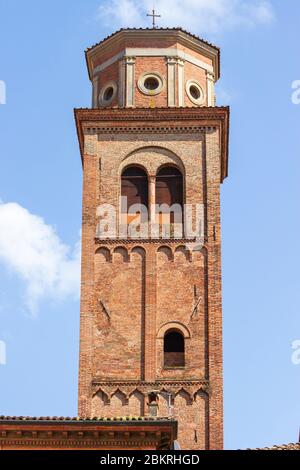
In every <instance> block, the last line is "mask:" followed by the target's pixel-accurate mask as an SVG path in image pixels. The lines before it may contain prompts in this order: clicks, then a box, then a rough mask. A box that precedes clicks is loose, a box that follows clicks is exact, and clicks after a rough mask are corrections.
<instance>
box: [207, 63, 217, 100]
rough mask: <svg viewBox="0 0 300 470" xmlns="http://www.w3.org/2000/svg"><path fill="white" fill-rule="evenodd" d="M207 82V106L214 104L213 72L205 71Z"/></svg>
mask: <svg viewBox="0 0 300 470" xmlns="http://www.w3.org/2000/svg"><path fill="white" fill-rule="evenodd" d="M206 83H207V87H206V88H207V106H215V76H214V74H213V73H211V72H209V71H207V72H206Z"/></svg>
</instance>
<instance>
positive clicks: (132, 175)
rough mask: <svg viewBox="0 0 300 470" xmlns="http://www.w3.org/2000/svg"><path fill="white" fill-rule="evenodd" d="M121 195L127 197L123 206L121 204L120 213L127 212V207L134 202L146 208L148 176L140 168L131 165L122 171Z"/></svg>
mask: <svg viewBox="0 0 300 470" xmlns="http://www.w3.org/2000/svg"><path fill="white" fill-rule="evenodd" d="M121 195H122V197H126V198H127V203H126V205H125V207H123V205H122V213H127V214H128V213H129V209H130V208H131V207H132V206H133V205H136V204H139V205H143V206H145V208H146V209H147V210H148V178H147V174H146V172H145V171H144V170H143V169H142V168H139V167H136V166H131V167H129V168H127V169H125V170H124V171H123V173H122V178H121Z"/></svg>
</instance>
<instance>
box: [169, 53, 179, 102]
mask: <svg viewBox="0 0 300 470" xmlns="http://www.w3.org/2000/svg"><path fill="white" fill-rule="evenodd" d="M176 64H177V59H176V57H167V68H168V106H170V107H173V106H176Z"/></svg>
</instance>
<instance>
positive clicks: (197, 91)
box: [186, 80, 204, 106]
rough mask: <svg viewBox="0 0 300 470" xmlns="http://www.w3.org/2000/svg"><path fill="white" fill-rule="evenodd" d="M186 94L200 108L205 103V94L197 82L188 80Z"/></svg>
mask: <svg viewBox="0 0 300 470" xmlns="http://www.w3.org/2000/svg"><path fill="white" fill-rule="evenodd" d="M186 93H187V95H188V97H189V99H190V100H191V101H192V103H194V104H197V105H198V106H199V105H201V104H203V102H204V92H203V90H202V88H201V86H200V84H199V83H198V82H197V81H196V80H188V81H187V83H186Z"/></svg>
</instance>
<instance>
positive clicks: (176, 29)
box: [85, 27, 220, 53]
mask: <svg viewBox="0 0 300 470" xmlns="http://www.w3.org/2000/svg"><path fill="white" fill-rule="evenodd" d="M122 31H181V32H182V33H185V34H188V35H189V36H191V37H193V38H194V39H197V40H198V41H201V42H203V43H204V44H206V45H207V46H210V47H213V48H214V49H216V50H217V51H220V49H219V47H217V46H215V45H214V44H211V43H209V42H207V41H205V40H204V39H201V38H200V37H199V36H197V35H195V34H192V33H189V32H188V31H186V30H185V29H183V28H181V27H176V28H155V29H153V28H121V29H119V30H118V31H115V32H114V33H112V34H110V35H109V36H107V37H106V38H104V39H102V40H101V41H100V42H98V43H97V44H94V45H93V46H91V47H88V48H87V49H86V50H85V52H86V53H87V52H89V51H91V50H92V49H94V47H97V46H99V45H100V44H102V43H103V42H105V41H107V39H111V38H112V37H114V36H116V35H117V34H119V33H121V32H122Z"/></svg>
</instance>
